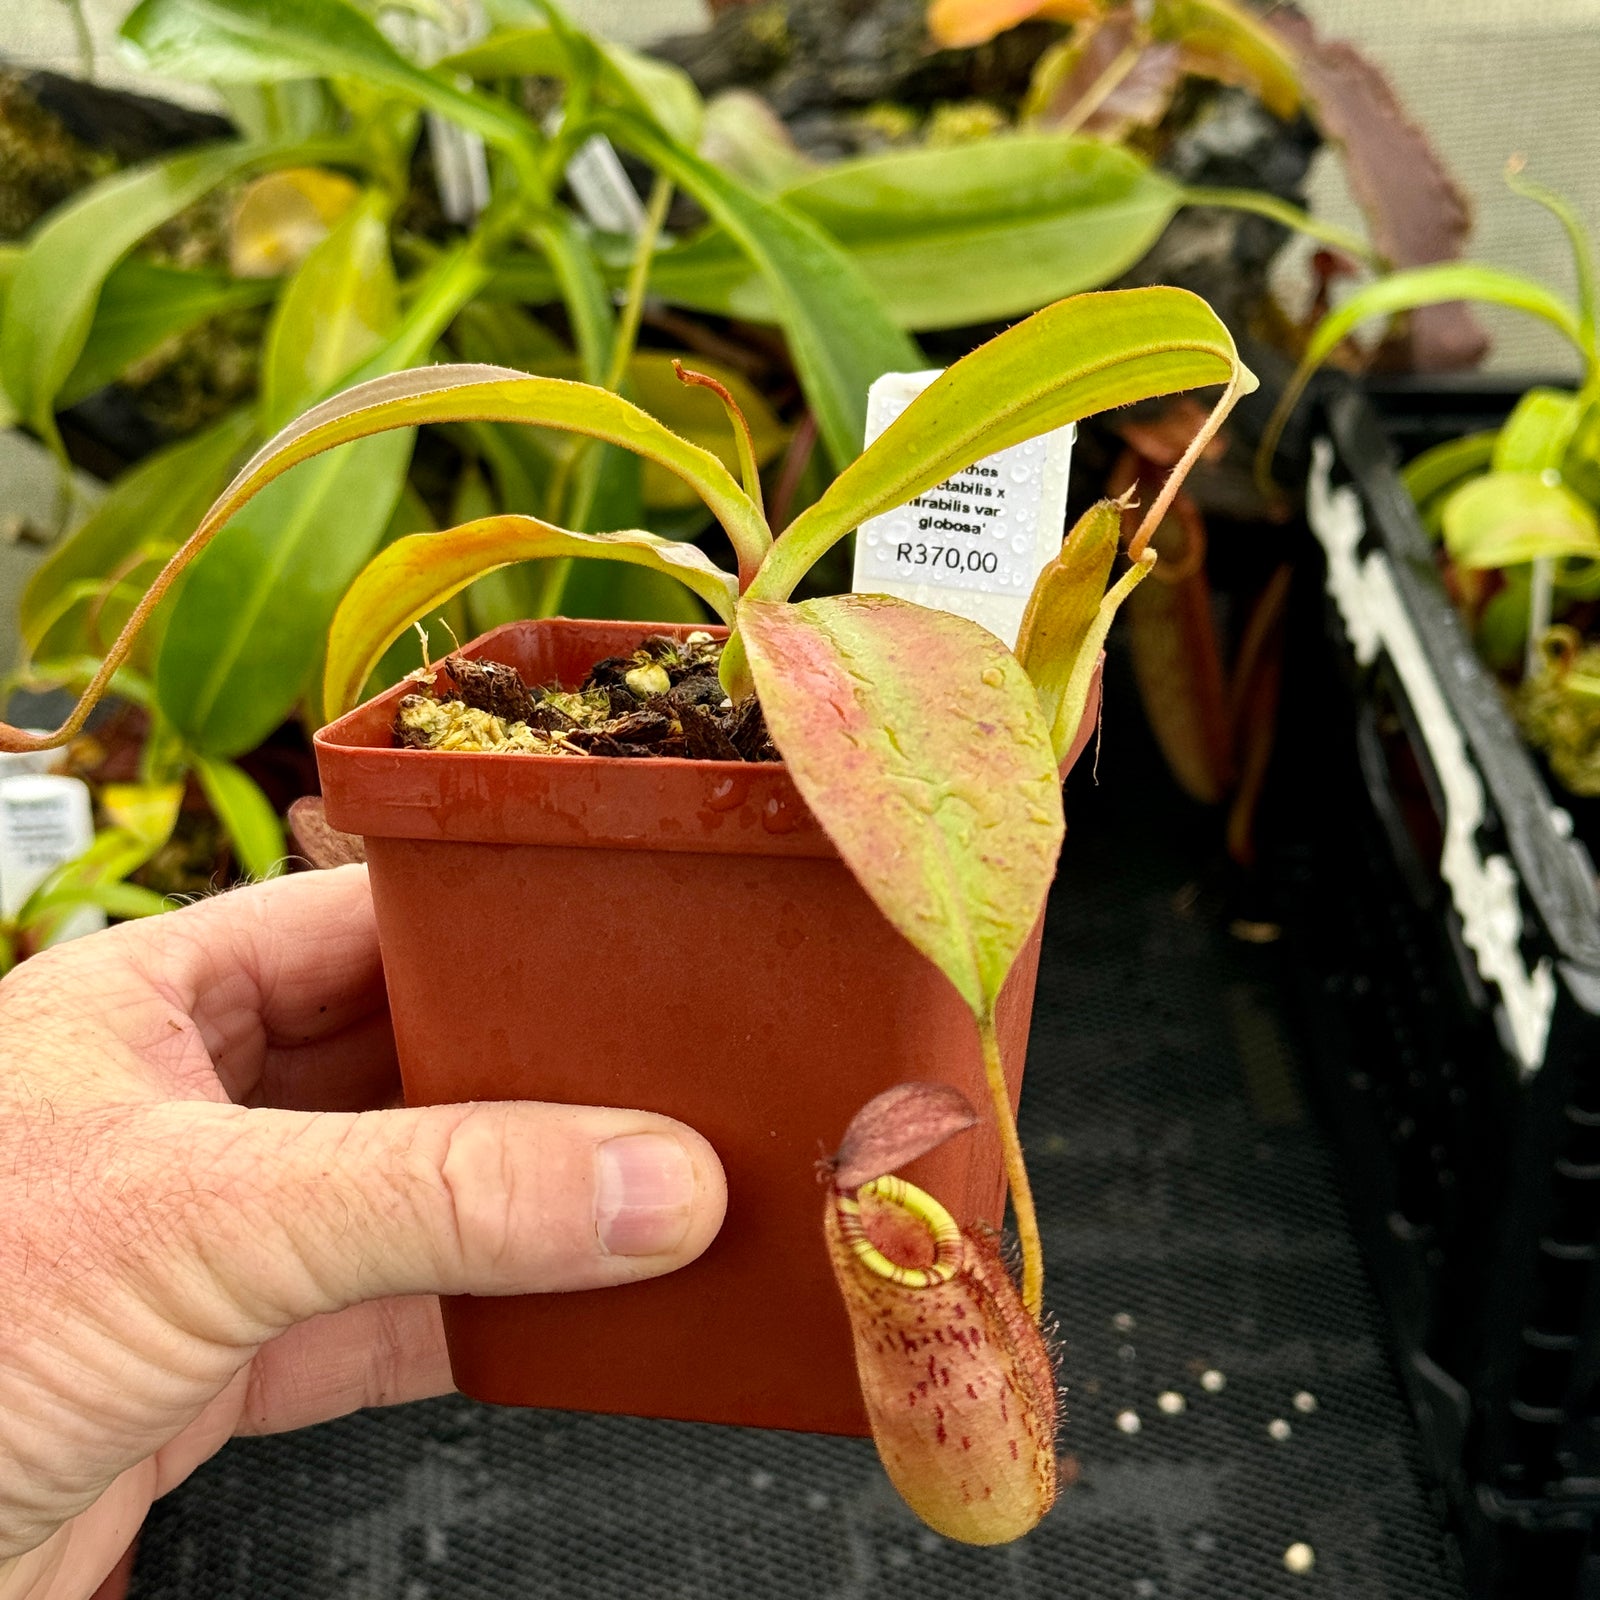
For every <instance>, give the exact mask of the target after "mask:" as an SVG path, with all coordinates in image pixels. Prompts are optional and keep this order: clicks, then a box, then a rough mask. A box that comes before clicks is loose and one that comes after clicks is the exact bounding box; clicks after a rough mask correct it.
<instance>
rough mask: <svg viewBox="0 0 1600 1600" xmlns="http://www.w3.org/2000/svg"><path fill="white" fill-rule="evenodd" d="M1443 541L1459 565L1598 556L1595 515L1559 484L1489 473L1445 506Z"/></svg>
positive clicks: (1599, 521)
mask: <svg viewBox="0 0 1600 1600" xmlns="http://www.w3.org/2000/svg"><path fill="white" fill-rule="evenodd" d="M1444 542H1445V547H1446V548H1447V549H1448V550H1449V552H1450V554H1451V556H1452V557H1453V558H1454V560H1456V561H1457V562H1459V563H1460V564H1461V565H1462V566H1463V567H1470V568H1490V567H1512V566H1517V565H1519V564H1520V563H1521V562H1524V561H1533V560H1536V559H1537V558H1538V557H1540V556H1584V557H1587V558H1589V559H1590V560H1597V559H1600V519H1597V518H1596V516H1595V512H1594V508H1593V507H1591V506H1588V505H1586V504H1584V502H1583V501H1582V500H1580V499H1579V498H1578V497H1577V496H1576V495H1575V494H1574V493H1573V492H1572V491H1571V490H1570V489H1568V488H1566V487H1565V486H1564V485H1562V484H1552V483H1546V482H1545V481H1544V480H1543V479H1542V478H1540V477H1538V476H1537V475H1535V474H1533V473H1525V472H1491V473H1488V474H1486V475H1485V476H1484V477H1481V478H1474V479H1473V480H1472V481H1471V482H1470V483H1467V484H1464V485H1463V486H1462V487H1461V488H1459V489H1457V490H1456V491H1455V493H1454V494H1452V495H1451V496H1450V498H1449V500H1447V501H1446V502H1445V506H1444Z"/></svg>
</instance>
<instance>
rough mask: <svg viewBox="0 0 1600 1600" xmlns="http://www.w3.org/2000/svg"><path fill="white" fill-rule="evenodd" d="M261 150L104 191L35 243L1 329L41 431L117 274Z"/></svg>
mask: <svg viewBox="0 0 1600 1600" xmlns="http://www.w3.org/2000/svg"><path fill="white" fill-rule="evenodd" d="M265 156H266V152H265V151H264V149H263V147H262V146H260V145H249V144H223V145H208V146H206V147H204V148H202V149H199V150H186V151H184V152H183V153H182V154H181V155H176V156H168V157H166V158H165V159H163V160H161V161H155V162H151V163H150V164H149V165H147V166H142V167H134V168H132V169H131V170H129V171H127V172H123V173H119V174H118V175H117V176H116V177H114V178H108V179H106V180H105V181H104V182H102V183H97V184H96V185H95V186H94V187H93V188H92V189H89V190H87V191H86V192H85V193H83V194H81V195H79V196H77V197H76V198H75V199H73V200H69V201H68V202H67V203H66V204H65V205H64V206H62V207H60V208H59V209H58V210H56V211H54V212H52V213H51V214H50V216H49V217H48V218H46V220H45V221H44V222H43V223H42V224H41V225H40V226H39V228H38V229H37V231H36V232H35V233H34V234H33V235H32V237H31V239H30V240H29V243H28V250H27V254H26V255H25V256H24V257H23V258H22V262H21V264H20V265H19V266H18V268H17V270H16V273H15V275H14V276H13V277H12V280H11V287H10V289H9V291H8V292H7V294H6V307H5V318H4V321H3V323H0V382H3V383H4V386H5V391H6V393H7V394H8V395H9V396H10V397H11V400H12V403H13V404H14V405H15V406H16V408H17V410H18V412H19V413H20V414H21V415H22V416H23V417H24V418H25V419H26V420H27V422H28V423H29V425H30V426H32V427H33V428H34V429H35V430H36V431H37V432H38V433H40V434H41V435H43V436H44V437H46V438H54V436H55V418H54V416H53V406H54V402H55V398H56V396H57V395H58V394H59V393H60V392H61V388H62V385H63V384H64V383H65V382H66V381H67V378H68V376H69V375H70V374H71V372H72V369H73V367H74V366H75V365H76V364H77V361H78V358H79V356H80V355H82V353H83V349H84V345H85V343H86V342H87V340H88V337H89V330H90V328H91V326H92V325H93V322H94V313H95V307H96V305H97V303H98V302H99V299H100V291H101V287H102V285H103V284H104V283H105V281H106V278H107V277H108V276H109V274H110V272H111V269H112V268H113V267H115V266H116V264H117V263H118V262H119V261H120V260H121V259H122V258H123V257H124V256H125V255H126V254H127V253H128V252H129V251H130V250H131V249H132V248H133V247H134V246H135V245H136V244H137V243H138V242H139V241H140V240H141V239H142V238H144V236H145V235H146V234H147V233H149V232H150V231H151V230H152V229H153V228H157V227H159V226H160V225H161V224H162V223H163V222H165V221H167V219H168V218H169V217H173V216H176V215H177V213H178V212H180V211H182V210H183V209H184V208H185V207H187V206H190V205H192V204H193V203H194V202H195V201H196V200H198V199H200V198H201V196H202V195H205V194H207V193H209V192H210V191H211V190H212V189H214V188H216V187H217V185H218V184H220V183H225V182H226V181H227V180H228V179H229V178H231V177H234V176H236V175H237V174H238V173H240V172H243V171H245V170H246V169H247V168H248V167H250V166H251V165H253V164H254V163H256V162H259V161H261V160H263V159H264V158H265Z"/></svg>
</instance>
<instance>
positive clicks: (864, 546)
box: [852, 372, 1078, 645]
mask: <svg viewBox="0 0 1600 1600" xmlns="http://www.w3.org/2000/svg"><path fill="white" fill-rule="evenodd" d="M938 376H939V373H938V372H888V373H885V374H884V375H883V377H881V378H879V379H878V381H877V382H876V383H874V384H873V386H872V388H871V389H870V390H869V391H868V392H867V438H866V442H867V443H868V444H871V443H872V441H873V440H874V439H876V438H877V437H878V435H879V434H881V433H882V432H883V431H884V429H885V428H887V427H888V426H889V424H890V423H891V422H893V421H894V420H895V418H896V417H898V416H899V415H900V413H901V412H902V411H904V410H905V408H906V407H907V406H908V405H910V404H911V402H912V401H913V400H914V399H916V397H917V396H918V395H919V394H921V393H922V391H923V390H924V389H926V388H927V387H928V385H929V384H930V383H932V382H933V380H934V379H935V378H937V377H938ZM1077 431H1078V430H1077V428H1076V426H1075V425H1072V424H1069V425H1068V426H1067V427H1065V428H1058V429H1056V431H1055V432H1054V433H1047V434H1044V435H1043V436H1042V437H1040V438H1038V439H1029V440H1027V441H1025V442H1024V443H1022V444H1018V445H1013V446H1011V448H1010V449H1008V450H1001V451H999V452H998V453H997V454H995V455H992V456H985V457H984V458H983V460H981V461H978V462H975V463H974V464H973V465H972V466H970V467H968V468H967V470H966V471H965V472H958V473H957V474H956V475H955V476H954V477H953V478H947V479H946V480H945V481H944V482H943V483H941V484H939V485H937V487H935V488H932V489H928V490H925V491H924V492H923V493H922V494H919V495H918V496H917V497H916V499H914V500H911V501H908V502H907V503H906V504H905V505H903V506H899V507H897V508H896V509H895V510H893V511H886V512H885V513H884V514H883V515H882V516H881V517H872V518H871V519H869V520H868V521H867V522H864V523H863V524H862V525H861V527H860V529H859V530H858V531H857V534H856V566H855V581H854V583H853V585H852V587H853V588H854V590H855V592H856V593H857V594H891V595H895V596H897V597H898V598H900V599H902V600H913V601H915V602H916V603H917V604H918V605H924V606H933V607H935V608H937V609H938V610H941V611H952V612H954V613H955V614H956V615H957V616H962V617H968V618H970V619H971V620H972V621H973V622H978V623H981V624H982V625H983V626H984V627H986V628H987V629H989V631H990V632H991V633H994V634H996V635H997V636H998V637H999V638H1001V639H1003V640H1004V641H1005V642H1006V643H1007V644H1008V645H1015V644H1016V642H1017V633H1018V631H1019V629H1020V628H1021V627H1022V613H1023V610H1024V608H1025V607H1026V606H1027V604H1028V596H1029V595H1030V594H1032V592H1033V586H1034V583H1035V581H1036V580H1037V579H1038V576H1039V573H1040V571H1041V570H1042V569H1043V567H1044V566H1045V563H1046V562H1048V561H1049V560H1051V558H1052V557H1054V556H1055V554H1056V553H1057V552H1058V551H1059V550H1060V548H1061V539H1062V534H1063V530H1064V528H1065V524H1066V514H1067V472H1068V469H1069V467H1070V466H1071V462H1072V441H1073V440H1074V439H1075V438H1076V437H1077Z"/></svg>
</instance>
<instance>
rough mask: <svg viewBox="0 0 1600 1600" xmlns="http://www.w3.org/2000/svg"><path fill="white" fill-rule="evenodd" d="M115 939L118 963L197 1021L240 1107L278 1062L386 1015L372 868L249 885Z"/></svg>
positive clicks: (221, 1076) (210, 1054) (136, 927)
mask: <svg viewBox="0 0 1600 1600" xmlns="http://www.w3.org/2000/svg"><path fill="white" fill-rule="evenodd" d="M119 932H123V933H124V934H125V935H127V938H126V947H125V949H124V950H123V951H121V952H120V954H121V956H122V958H123V960H124V961H126V962H127V964H128V965H129V966H130V967H132V968H133V969H134V972H135V973H136V974H137V975H138V977H139V978H142V979H143V980H144V982H145V983H146V984H148V986H149V987H150V988H151V989H152V990H154V991H155V992H156V993H157V994H159V995H160V996H162V997H163V998H164V999H166V1000H167V1001H168V1002H169V1003H170V1004H171V1005H172V1006H173V1008H174V1009H175V1010H176V1012H177V1013H179V1014H180V1015H181V1016H185V1017H188V1018H190V1019H192V1020H193V1023H194V1027H195V1029H196V1031H197V1032H198V1034H199V1039H200V1042H201V1044H202V1045H203V1046H204V1048H205V1052H206V1054H207V1056H208V1057H209V1058H210V1060H211V1062H212V1063H213V1064H214V1066H215V1070H216V1074H217V1077H218V1078H219V1079H220V1080H221V1082H222V1085H223V1087H224V1089H225V1090H226V1091H227V1094H228V1096H229V1098H230V1099H233V1100H236V1101H243V1100H247V1099H249V1098H250V1097H251V1096H252V1095H253V1094H254V1093H255V1092H256V1090H257V1087H258V1085H259V1084H260V1081H261V1077H262V1074H263V1072H264V1071H266V1070H267V1068H268V1066H269V1064H270V1063H271V1060H272V1057H273V1056H274V1054H275V1053H276V1052H280V1051H291V1050H296V1049H301V1048H304V1047H306V1046H307V1045H311V1044H314V1043H316V1042H317V1041H320V1040H327V1039H332V1038H334V1037H336V1036H337V1035H339V1034H341V1033H343V1032H344V1031H345V1030H346V1029H349V1028H351V1027H353V1026H355V1025H357V1024H360V1023H363V1022H365V1021H366V1020H367V1019H369V1018H371V1017H373V1016H374V1015H380V1014H383V1013H384V1012H385V1011H386V1009H387V1003H388V1002H387V996H386V994H385V991H384V986H383V965H382V962H381V960H380V959H379V955H378V930H377V922H376V920H375V918H374V916H373V911H372V896H371V892H370V891H369V889H368V887H367V871H366V868H365V867H361V866H354V867H342V868H339V869H337V870H333V871H327V872H307V873H298V874H295V875H293V876H291V877H287V878H277V879H274V880H272V881H271V882H270V883H262V884H254V885H251V886H250V887H248V888H244V889H236V890H232V891H230V892H229V893H227V894H224V895H218V896H217V897H215V898H214V899H211V900H205V901H201V902H199V903H198V904H196V905H193V906H189V907H185V908H184V909H183V910H182V911H179V912H175V913H170V914H168V915H166V916H163V917H158V918H153V919H152V920H151V921H149V922H146V923H142V924H137V925H133V926H131V927H129V928H127V929H124V930H119Z"/></svg>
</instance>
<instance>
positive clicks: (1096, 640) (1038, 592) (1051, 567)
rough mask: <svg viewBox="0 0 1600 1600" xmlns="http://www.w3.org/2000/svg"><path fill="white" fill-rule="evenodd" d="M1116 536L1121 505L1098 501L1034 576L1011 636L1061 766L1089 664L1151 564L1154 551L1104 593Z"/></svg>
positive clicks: (1074, 732) (1081, 707) (1084, 696)
mask: <svg viewBox="0 0 1600 1600" xmlns="http://www.w3.org/2000/svg"><path fill="white" fill-rule="evenodd" d="M1121 538H1122V507H1121V506H1120V505H1119V504H1118V503H1117V502H1116V501H1115V500H1101V501H1098V502H1097V503H1096V504H1095V505H1092V506H1091V507H1090V508H1089V509H1088V510H1087V511H1086V512H1084V514H1083V515H1082V516H1081V517H1080V518H1079V519H1078V522H1077V524H1076V525H1075V526H1074V527H1073V529H1072V532H1071V533H1069V534H1068V535H1067V537H1066V541H1065V542H1064V543H1063V544H1062V546H1061V552H1060V554H1059V555H1057V556H1056V557H1055V559H1054V560H1052V561H1051V562H1050V563H1049V564H1048V565H1047V566H1046V567H1045V569H1044V570H1043V571H1042V572H1041V573H1040V574H1039V578H1038V581H1037V583H1035V584H1034V587H1033V593H1032V595H1031V596H1029V599H1028V609H1027V611H1026V612H1025V613H1024V614H1023V618H1022V629H1021V632H1020V634H1019V636H1018V639H1017V659H1018V660H1019V661H1020V662H1021V663H1022V665H1023V668H1024V669H1025V670H1026V672H1027V674H1028V676H1029V677H1030V678H1031V679H1032V680H1033V685H1034V687H1035V688H1036V689H1037V690H1038V692H1039V709H1040V710H1041V711H1043V713H1044V720H1045V724H1046V726H1047V727H1048V728H1049V729H1050V742H1051V745H1052V747H1053V748H1054V750H1055V754H1056V760H1057V761H1058V762H1062V761H1065V760H1066V758H1067V756H1068V754H1069V753H1070V751H1071V749H1072V746H1073V743H1074V741H1075V740H1076V738H1077V736H1078V728H1079V725H1080V724H1081V723H1082V722H1083V714H1084V711H1085V710H1086V708H1087V707H1088V704H1089V690H1090V687H1091V685H1092V683H1093V681H1094V669H1095V664H1096V662H1097V661H1098V660H1099V658H1100V652H1101V650H1102V649H1104V648H1105V642H1106V634H1107V633H1108V632H1109V631H1110V629H1111V622H1112V619H1113V618H1114V617H1115V616H1116V614H1117V608H1118V607H1119V606H1120V605H1121V604H1122V602H1123V601H1124V600H1125V599H1127V597H1128V596H1129V595H1130V594H1131V593H1132V592H1133V590H1134V587H1135V586H1136V585H1137V584H1139V583H1140V582H1142V581H1143V579H1144V578H1145V576H1146V575H1147V574H1148V573H1149V571H1150V569H1151V567H1153V566H1154V565H1155V559H1156V558H1155V554H1154V552H1151V551H1147V552H1146V553H1145V554H1144V556H1143V557H1142V558H1141V559H1140V560H1138V561H1136V562H1135V563H1134V564H1133V565H1132V566H1131V567H1129V568H1128V570H1127V572H1125V573H1124V574H1123V575H1122V577H1121V578H1120V579H1118V581H1117V583H1116V585H1115V586H1114V587H1113V588H1112V590H1111V592H1110V593H1109V594H1108V593H1107V592H1106V579H1107V578H1108V577H1110V575H1111V564H1112V562H1113V561H1114V560H1115V559H1116V555H1117V546H1118V544H1119V542H1120V541H1121Z"/></svg>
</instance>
